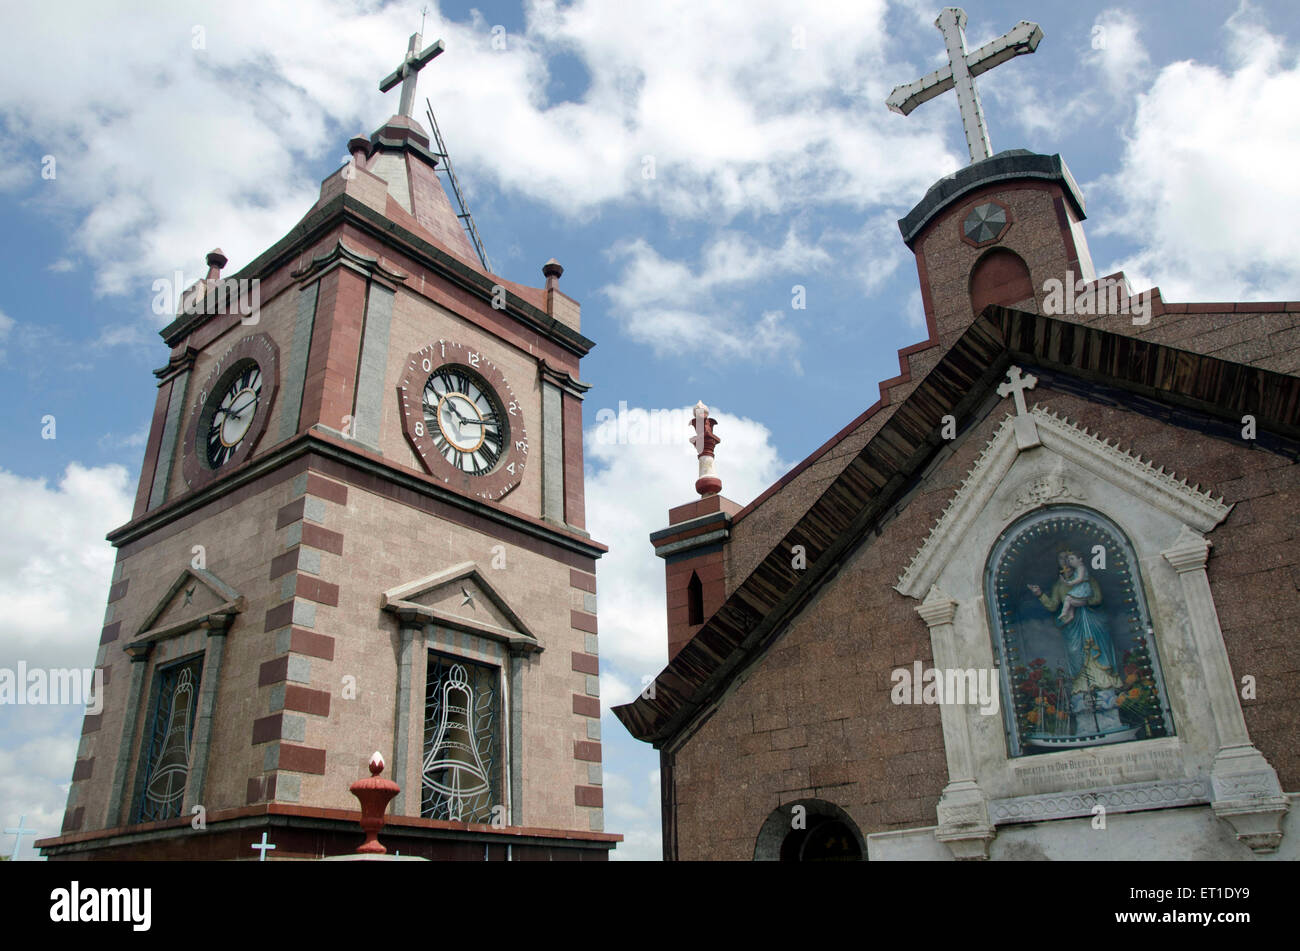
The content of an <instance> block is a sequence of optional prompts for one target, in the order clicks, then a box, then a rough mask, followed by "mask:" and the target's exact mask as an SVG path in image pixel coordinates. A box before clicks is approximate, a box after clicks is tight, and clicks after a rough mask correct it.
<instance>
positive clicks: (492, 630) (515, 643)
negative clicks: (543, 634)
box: [382, 561, 542, 651]
mask: <svg viewBox="0 0 1300 951" xmlns="http://www.w3.org/2000/svg"><path fill="white" fill-rule="evenodd" d="M382 603H383V607H384V609H385V610H386V611H390V612H392V613H394V614H398V615H403V614H405V615H407V616H410V617H413V618H419V619H422V620H423V621H425V622H428V623H434V624H442V625H444V626H447V627H453V628H457V629H459V630H465V631H469V632H470V633H475V634H479V635H481V636H484V637H488V638H491V639H493V640H501V641H506V642H507V643H509V644H510V645H511V649H512V650H525V651H527V650H540V649H541V646H542V645H541V641H540V640H539V639H538V638H537V637H536V636H535V635H534V634H533V633H532V632H531V631H530V630H529V629H528V627H527V625H526V624H524V622H523V620H522V619H521V618H520V617H519V615H518V614H517V613H516V612H515V611H514V609H512V608H511V607H510V605H509V603H508V602H507V601H506V599H505V598H504V597H503V596H502V595H501V593H500V592H499V591H497V589H496V588H495V587H494V586H493V585H492V583H491V582H490V581H489V580H488V578H487V574H486V573H485V572H482V571H480V570H479V567H478V566H477V565H476V564H475V563H474V562H472V561H466V562H462V563H461V564H458V565H453V566H451V567H450V568H446V569H443V570H442V571H439V572H436V573H434V574H431V575H428V576H426V577H423V578H418V579H416V580H415V581H411V582H407V583H406V584H403V585H399V586H398V587H396V588H392V589H390V590H388V591H386V592H384V594H383V598H382Z"/></svg>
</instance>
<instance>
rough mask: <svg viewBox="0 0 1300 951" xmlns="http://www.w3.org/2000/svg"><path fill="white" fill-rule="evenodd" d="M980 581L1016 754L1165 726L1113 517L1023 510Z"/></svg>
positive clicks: (1125, 544)
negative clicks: (1022, 514) (982, 585)
mask: <svg viewBox="0 0 1300 951" xmlns="http://www.w3.org/2000/svg"><path fill="white" fill-rule="evenodd" d="M984 589H985V603H986V605H987V606H988V610H989V627H990V630H991V631H992V633H993V643H994V651H995V653H996V656H997V658H998V663H999V668H1000V671H1001V688H1002V704H1001V706H1002V709H1003V715H1004V718H1005V725H1006V734H1007V744H1008V748H1009V750H1010V753H1011V755H1012V756H1028V755H1032V754H1036V753H1046V752H1051V751H1053V750H1063V749H1074V748H1078V747H1086V746H1101V745H1105V744H1111V743H1123V742H1127V741H1129V740H1141V739H1148V738H1151V737H1158V736H1172V735H1173V733H1174V722H1173V716H1172V714H1171V712H1170V709H1169V702H1168V697H1167V694H1166V692H1165V688H1164V679H1163V677H1162V675H1161V672H1160V661H1159V657H1158V655H1157V651H1156V644H1155V633H1154V631H1153V629H1152V626H1151V616H1150V613H1149V612H1148V610H1147V602H1146V594H1145V592H1144V590H1143V587H1142V578H1141V574H1140V572H1139V568H1138V564H1137V557H1136V555H1135V553H1134V551H1133V546H1132V544H1131V543H1130V542H1129V540H1128V538H1127V537H1126V536H1125V534H1124V533H1123V532H1122V531H1121V530H1120V528H1119V527H1118V526H1117V525H1116V524H1115V523H1114V522H1112V521H1111V520H1110V519H1108V518H1106V517H1105V516H1104V515H1101V514H1100V513H1098V512H1095V511H1093V510H1092V509H1088V508H1084V507H1082V506H1075V505H1052V506H1047V507H1044V508H1040V509H1036V510H1035V511H1033V512H1030V513H1029V514H1027V515H1025V516H1023V517H1022V518H1020V519H1018V520H1016V521H1015V522H1013V523H1012V524H1011V525H1010V526H1009V527H1008V528H1007V529H1006V530H1005V531H1004V532H1003V533H1002V535H1001V536H1000V537H999V538H998V540H997V542H996V543H995V544H994V546H993V549H992V551H991V552H990V554H989V558H988V562H987V564H986V566H985V571H984Z"/></svg>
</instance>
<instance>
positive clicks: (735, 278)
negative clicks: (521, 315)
mask: <svg viewBox="0 0 1300 951" xmlns="http://www.w3.org/2000/svg"><path fill="white" fill-rule="evenodd" d="M609 253H610V256H611V258H612V259H613V260H615V261H617V262H620V263H621V264H622V265H623V271H622V274H621V277H620V280H619V282H618V283H616V284H612V285H608V286H606V287H605V288H603V289H602V291H601V293H603V294H604V295H605V296H606V297H607V298H608V299H609V301H610V304H611V311H612V312H613V314H614V315H615V316H616V318H617V319H618V320H619V321H620V323H621V324H622V327H623V330H624V332H625V333H627V335H628V336H629V337H630V338H631V339H633V340H637V341H640V342H642V343H647V344H649V345H650V346H651V347H653V348H654V351H655V353H656V354H659V355H661V356H662V355H667V354H672V355H678V356H689V355H691V354H697V355H699V354H704V353H705V352H707V353H708V354H710V356H711V357H721V358H739V359H747V360H755V361H758V362H766V361H773V360H778V359H779V360H782V361H783V362H784V361H786V360H788V361H790V362H794V363H796V365H797V360H798V358H797V351H798V348H799V335H798V332H797V331H796V330H795V328H794V327H793V326H792V324H793V323H794V321H796V320H797V318H798V316H799V315H800V314H803V313H806V311H803V310H793V309H792V307H791V305H792V300H793V294H792V292H791V291H790V290H789V288H791V287H793V285H791V284H783V286H782V288H781V290H780V298H779V307H774V308H771V309H767V310H764V311H762V312H761V313H760V314H759V315H758V316H756V317H755V316H753V315H750V314H746V313H744V312H742V311H741V310H740V306H739V304H738V299H739V298H740V297H742V296H743V293H744V292H745V291H747V290H748V286H749V285H751V284H753V283H754V282H756V281H759V280H761V279H776V278H778V277H780V278H786V277H788V278H790V279H791V280H795V281H802V280H806V275H808V274H811V273H814V272H815V271H817V270H819V269H821V268H824V267H827V266H828V265H830V263H831V261H832V259H831V256H830V255H829V254H828V253H827V252H826V251H825V250H823V249H822V248H820V247H814V246H812V245H808V244H805V243H804V242H803V241H802V240H801V239H800V238H799V237H798V236H797V235H796V234H795V233H794V232H793V231H790V232H789V233H788V234H787V235H786V237H785V240H784V242H783V243H782V245H781V246H780V247H776V248H767V247H763V246H761V245H759V244H758V242H756V241H754V240H753V239H752V238H749V237H748V236H746V235H743V234H739V233H736V232H725V231H724V232H722V233H721V234H719V235H717V236H716V237H715V238H714V240H713V243H712V244H710V245H708V246H707V247H705V248H704V249H703V251H702V252H701V261H700V264H699V266H698V268H696V269H694V270H693V269H692V268H691V267H690V266H689V265H687V264H686V263H684V262H682V261H674V260H669V259H667V258H665V257H663V256H662V255H661V254H659V252H658V251H656V250H655V249H654V248H653V247H651V246H650V244H649V243H648V242H646V241H645V240H644V239H642V238H638V239H636V240H634V241H626V242H623V243H621V244H618V245H615V247H614V248H612V249H611V250H610V252H609Z"/></svg>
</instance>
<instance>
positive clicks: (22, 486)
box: [0, 462, 133, 667]
mask: <svg viewBox="0 0 1300 951" xmlns="http://www.w3.org/2000/svg"><path fill="white" fill-rule="evenodd" d="M0 498H3V499H4V500H5V517H4V519H3V520H0V603H3V604H4V606H5V612H4V625H3V628H0V632H2V633H0V666H13V665H14V664H15V663H16V662H17V661H19V660H25V661H26V662H27V663H28V664H29V665H44V666H54V667H87V666H89V665H90V664H91V663H93V661H94V657H95V654H94V651H95V645H96V644H98V643H99V638H98V633H99V629H100V627H101V626H102V619H103V611H104V598H105V596H106V595H107V594H108V586H109V582H110V580H111V577H112V572H113V559H114V555H113V549H112V547H110V546H109V544H108V542H106V541H104V535H105V534H106V533H107V532H108V531H109V530H111V529H113V528H116V527H117V526H118V525H121V524H123V523H124V522H126V521H127V519H128V518H129V517H130V514H131V504H132V499H133V495H132V487H131V486H130V485H129V484H128V480H127V472H126V469H125V468H123V467H122V466H116V465H113V466H102V467H98V468H86V467H84V466H82V465H79V464H78V463H75V462H74V463H72V464H71V465H69V466H68V467H67V469H66V470H65V471H64V473H63V476H62V478H60V479H59V481H58V484H57V485H53V486H51V485H49V484H48V483H47V481H46V480H45V479H28V478H24V477H22V476H18V475H15V474H14V473H12V472H8V471H5V470H0Z"/></svg>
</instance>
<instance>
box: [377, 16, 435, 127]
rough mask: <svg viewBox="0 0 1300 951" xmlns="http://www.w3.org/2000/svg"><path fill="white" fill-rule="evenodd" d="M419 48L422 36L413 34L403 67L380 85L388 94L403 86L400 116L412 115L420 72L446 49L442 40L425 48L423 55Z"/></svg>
mask: <svg viewBox="0 0 1300 951" xmlns="http://www.w3.org/2000/svg"><path fill="white" fill-rule="evenodd" d="M419 48H420V34H419V33H412V34H411V41H410V42H409V43H408V44H407V45H406V59H404V60H402V65H401V66H398V67H397V68H396V69H395V70H393V71H392V72H391V73H389V74H388V75H387V76H385V77H384V79H383V81H382V82H380V84H379V91H380V92H388V90H390V89H392V88H393V87H394V86H396V85H397V84H398V83H401V84H402V102H401V105H399V106H398V107H397V114H398V115H399V116H409V115H410V114H411V107H412V106H414V105H415V83H416V80H417V78H418V77H419V73H420V70H422V69H424V67H425V66H427V65H428V64H429V60H431V59H433V58H434V57H435V56H437V55H438V54H439V53H441V52H442V51H443V49H445V47H444V46H443V45H442V40H438V41H437V42H436V43H434V44H433V45H431V46H427V47H425V49H424V52H422V53H417V52H416V51H417V50H418V49H419Z"/></svg>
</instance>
